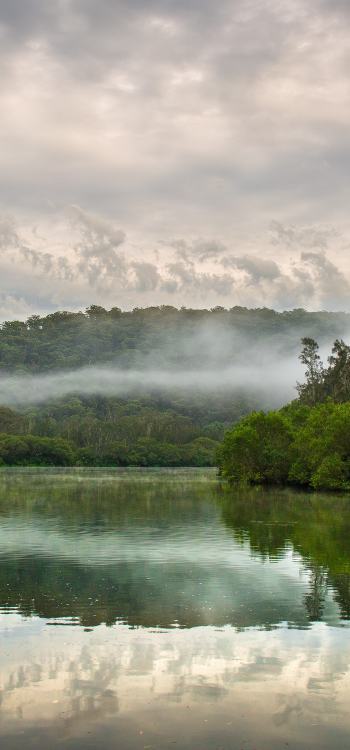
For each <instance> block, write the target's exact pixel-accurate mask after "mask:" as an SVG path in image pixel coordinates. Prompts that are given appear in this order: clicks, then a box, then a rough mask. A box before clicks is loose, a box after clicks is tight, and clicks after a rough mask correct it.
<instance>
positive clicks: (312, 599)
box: [304, 567, 327, 622]
mask: <svg viewBox="0 0 350 750" xmlns="http://www.w3.org/2000/svg"><path fill="white" fill-rule="evenodd" d="M326 594H327V574H326V573H325V572H324V571H323V569H322V568H317V567H313V568H312V569H311V570H310V584H309V591H308V593H307V594H306V595H305V597H304V601H305V607H306V611H307V613H308V616H309V619H310V620H311V621H312V622H315V621H316V620H322V615H323V609H324V603H325V598H326Z"/></svg>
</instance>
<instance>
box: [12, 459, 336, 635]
mask: <svg viewBox="0 0 350 750" xmlns="http://www.w3.org/2000/svg"><path fill="white" fill-rule="evenodd" d="M203 476H204V481H186V479H185V475H184V474H181V472H179V473H176V474H174V475H173V478H172V479H169V477H168V478H166V476H164V474H161V475H160V478H157V476H156V475H153V477H152V479H146V480H141V481H140V480H137V478H135V479H133V478H132V477H130V478H127V479H125V480H123V481H119V482H116V481H115V480H113V478H108V475H107V478H106V474H100V475H99V473H98V472H97V473H96V475H95V476H94V478H93V480H92V481H86V480H84V478H80V480H78V481H77V479H76V478H74V477H72V476H69V475H65V474H63V473H62V475H61V478H57V476H55V478H54V479H53V480H51V479H50V473H49V472H47V473H43V474H42V475H41V476H40V475H37V474H35V475H32V476H31V475H30V473H29V474H27V475H26V474H23V475H22V476H21V475H20V474H19V475H18V476H17V477H15V478H12V479H11V478H10V477H8V478H6V477H5V478H3V479H1V481H0V523H1V519H4V520H6V521H7V522H8V523H9V524H11V522H12V521H13V522H14V523H15V522H16V521H17V520H18V519H19V520H20V523H21V525H22V527H25V525H26V522H27V523H28V529H29V526H30V524H31V526H32V527H33V525H34V528H37V527H39V526H40V525H41V527H42V528H43V529H45V528H50V529H51V530H52V529H54V530H57V532H58V534H57V536H59V538H60V540H62V544H63V546H64V548H65V552H66V551H67V550H68V552H69V550H71V551H72V555H71V557H69V554H68V555H67V554H65V557H64V558H63V557H62V556H60V554H59V550H58V551H55V552H54V551H52V555H50V554H49V551H48V550H47V551H46V553H45V554H43V551H42V550H41V551H40V550H38V551H36V550H35V549H33V550H30V551H29V553H28V552H26V553H25V554H23V555H21V554H20V550H18V549H16V550H15V551H14V554H11V553H9V554H8V555H7V556H6V557H5V556H3V557H2V562H1V566H0V606H2V607H3V609H6V608H7V609H8V610H11V609H15V610H16V611H18V612H20V613H21V614H23V615H27V616H30V615H32V614H38V615H40V616H41V617H43V618H48V619H50V620H51V621H53V622H54V621H55V619H61V618H75V619H77V621H78V622H79V623H80V624H82V625H84V626H86V627H93V626H96V625H99V624H100V623H106V624H107V625H112V624H114V623H115V622H117V621H118V620H119V621H120V620H122V621H124V622H127V623H128V624H129V625H131V626H136V627H138V626H143V627H155V626H159V627H169V626H170V625H171V624H173V623H176V622H177V624H179V625H180V626H182V627H193V626H196V625H202V624H207V625H208V624H212V625H224V624H231V625H234V626H235V627H237V628H245V627H248V626H259V627H273V626H274V625H275V624H276V623H277V622H280V621H285V620H289V621H290V622H292V623H297V624H299V625H305V624H307V621H308V620H309V621H313V620H320V619H322V617H323V612H324V604H325V600H326V595H327V591H328V590H329V591H331V592H332V593H333V597H334V600H335V601H336V602H337V603H338V605H339V607H340V611H341V615H342V617H343V618H348V619H350V543H349V539H350V503H349V500H348V498H341V497H339V496H338V497H330V496H329V495H323V496H321V495H311V494H302V493H296V492H291V491H269V492H266V491H264V490H262V489H261V488H256V489H252V490H249V489H248V490H244V491H243V490H242V491H237V490H235V491H232V490H231V489H229V488H226V487H220V485H219V484H218V483H216V482H213V481H209V480H208V478H205V474H204V475H203ZM36 523H37V526H36ZM45 524H46V526H45ZM198 529H200V530H201V531H200V533H201V534H202V547H201V557H200V559H198V560H197V561H196V560H195V557H194V562H193V564H192V563H191V565H189V564H188V562H186V560H184V559H181V557H178V558H176V552H177V550H176V545H175V546H174V555H175V557H174V559H173V560H172V559H167V560H166V564H165V565H162V564H159V562H158V563H154V562H152V560H147V559H146V560H145V559H144V560H141V561H139V562H137V559H136V558H135V559H132V555H131V558H130V560H116V561H114V562H113V560H112V561H111V562H110V563H109V564H108V560H107V563H106V560H104V561H103V560H102V559H101V560H99V561H97V562H96V561H95V562H94V559H93V557H91V558H90V559H89V554H91V553H92V551H93V549H96V546H97V547H99V546H100V547H101V549H103V547H104V543H106V542H105V540H106V538H107V537H106V536H105V532H108V539H109V544H111V538H112V545H113V544H115V545H116V546H117V545H118V544H119V543H120V539H121V535H123V534H124V532H125V533H126V534H128V533H129V532H130V530H132V531H133V532H135V535H136V536H135V538H136V540H137V539H138V537H137V534H138V533H140V534H141V536H140V539H141V544H142V543H143V542H142V539H144V538H147V541H148V543H149V544H151V546H152V548H154V549H157V548H158V549H160V547H161V545H162V543H163V542H164V539H166V535H167V533H168V531H169V530H170V531H171V534H173V535H175V537H176V534H179V535H180V536H181V534H182V533H183V532H184V530H185V532H184V533H186V534H187V537H189V538H190V539H193V545H194V546H195V545H196V543H197V546H198V534H199V531H198ZM203 529H204V532H203ZM227 531H229V533H232V534H233V536H234V539H235V541H236V542H239V543H240V544H242V545H243V544H248V545H249V548H250V551H251V556H252V557H253V558H254V557H256V558H257V559H258V560H263V561H268V560H278V559H282V558H283V557H284V556H285V555H286V553H290V551H291V550H292V551H293V552H294V553H296V554H297V555H300V556H301V558H302V559H303V560H304V562H305V569H306V570H308V571H309V572H310V586H309V591H308V592H307V594H306V595H305V597H304V600H303V601H299V599H301V597H299V599H298V596H299V595H298V591H299V590H297V589H295V590H294V591H292V590H291V589H290V590H289V591H284V590H282V588H281V580H282V579H281V580H280V579H278V573H277V572H274V570H273V569H271V574H270V575H271V585H272V590H271V591H267V590H266V589H264V590H261V591H259V590H258V584H259V579H258V578H257V579H256V580H253V578H252V577H250V578H249V575H250V576H252V575H253V574H252V573H251V572H250V571H249V567H247V568H245V567H244V561H243V563H242V565H241V566H240V567H239V565H238V566H235V568H234V571H233V569H232V567H230V563H227V564H226V565H221V566H216V564H215V550H216V547H215V544H216V542H215V533H216V532H218V534H219V537H220V534H221V537H220V538H221V539H223V538H226V539H227ZM207 532H208V546H207V547H206V537H205V536H203V534H205V535H206V534H207ZM212 532H213V533H214V537H213V538H214V542H213V544H214V546H210V545H211V542H210V536H211V534H212ZM29 533H30V532H29V531H28V534H29ZM113 534H114V535H115V537H113ZM191 534H192V537H191ZM111 535H112V537H111ZM145 535H146V536H145ZM147 535H148V536H147ZM29 538H30V537H29ZM49 538H50V537H49V536H48V539H49ZM53 538H54V535H53V536H52V539H53ZM84 539H86V540H87V541H86V545H87V546H86V551H85V553H86V554H85V558H84V560H85V562H84V560H82V559H79V556H78V555H77V556H76V557H74V553H75V552H76V551H78V546H79V544H80V541H81V540H84ZM89 539H92V540H93V544H94V547H93V548H92V546H89V544H90V543H89ZM114 539H115V541H114ZM228 539H229V537H228ZM228 547H230V542H229V544H228ZM198 550H199V547H198ZM206 550H208V553H210V554H213V557H212V558H210V557H208V559H203V551H204V554H205V551H206ZM218 552H219V550H218ZM146 557H147V552H146ZM211 559H212V560H213V562H211ZM105 563H106V564H105ZM282 584H283V585H284V583H283V580H282ZM250 586H251V587H252V588H249V587H250ZM273 586H275V588H273ZM254 587H255V588H254Z"/></svg>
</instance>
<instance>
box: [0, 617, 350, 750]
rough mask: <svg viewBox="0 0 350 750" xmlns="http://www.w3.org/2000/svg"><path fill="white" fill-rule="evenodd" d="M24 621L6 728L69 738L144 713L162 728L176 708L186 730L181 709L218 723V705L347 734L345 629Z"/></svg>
mask: <svg viewBox="0 0 350 750" xmlns="http://www.w3.org/2000/svg"><path fill="white" fill-rule="evenodd" d="M12 620H13V621H14V622H15V620H16V618H15V616H12ZM20 622H21V621H20V620H19V623H20ZM28 624H29V625H30V631H29V633H28V637H27V638H25V635H26V632H27V623H26V622H25V621H22V625H21V624H17V627H15V628H14V629H13V630H12V631H11V630H8V631H7V633H6V634H5V635H6V637H5V638H4V639H3V640H4V643H5V648H4V652H3V655H2V657H1V662H2V669H1V674H2V704H1V709H0V713H1V718H2V724H3V727H4V729H3V732H4V731H8V732H10V733H11V732H15V731H18V729H19V727H20V729H21V730H22V731H23V730H28V728H30V727H33V726H35V727H37V726H40V727H44V728H46V731H47V732H48V733H50V731H53V728H55V729H54V731H55V737H56V735H57V732H58V734H59V735H60V736H61V737H62V736H66V737H67V736H71V735H73V734H74V735H76V734H79V733H84V732H86V731H88V730H89V729H91V727H94V729H96V726H97V725H98V723H99V721H100V720H101V719H103V722H104V725H106V723H107V724H109V723H111V724H112V725H113V724H115V723H118V722H120V721H123V720H124V718H125V717H128V720H132V721H133V722H137V720H138V719H137V717H138V716H140V715H142V713H143V712H145V711H146V712H148V714H152V712H154V713H155V714H156V715H157V716H158V719H157V720H159V721H160V724H161V726H160V728H159V731H160V733H162V732H163V733H164V732H166V730H167V727H166V726H164V722H165V723H166V720H165V717H166V716H167V715H168V712H169V711H171V710H172V709H171V707H172V706H173V707H174V708H175V706H176V711H177V716H178V720H179V721H180V728H179V734H180V736H181V733H182V731H183V727H181V717H182V715H183V718H184V721H185V722H186V723H187V725H188V724H189V723H191V721H192V720H193V716H194V715H196V717H197V719H196V720H198V716H201V715H202V714H203V716H205V717H209V718H210V720H211V721H216V720H217V719H216V718H215V716H214V714H215V710H216V709H215V706H218V704H220V717H221V719H220V720H221V721H223V720H226V718H227V722H229V720H236V719H237V721H241V719H239V718H238V717H240V716H241V714H242V713H243V714H244V715H246V716H248V715H250V716H251V715H252V713H253V715H254V723H255V725H256V726H259V727H260V728H262V731H263V732H264V731H268V732H274V733H276V732H277V733H278V732H280V731H282V732H283V731H285V729H286V727H288V729H289V730H290V731H293V732H296V733H298V732H299V731H300V732H303V731H304V730H305V727H308V731H311V733H312V730H311V729H310V727H312V724H313V722H316V723H318V724H321V725H322V724H324V726H325V727H327V728H328V730H331V729H332V728H334V727H335V726H337V727H338V728H339V729H340V730H342V729H344V730H345V729H346V728H347V729H348V730H350V721H349V716H348V695H349V690H350V655H349V653H348V651H347V649H346V647H345V646H346V641H347V639H348V633H347V631H346V630H343V629H332V628H327V627H326V626H324V625H317V626H314V627H313V628H312V629H311V630H309V631H297V630H287V629H283V628H281V629H278V630H275V631H273V632H269V633H266V632H259V631H256V630H250V631H246V632H244V633H237V632H235V631H234V630H233V629H231V628H229V627H227V628H223V629H222V630H220V631H218V630H216V629H214V628H196V629H193V630H175V631H164V632H159V631H158V632H157V631H150V630H146V629H136V630H129V629H128V628H126V627H124V626H118V627H116V628H113V629H111V630H109V629H107V628H105V627H103V626H102V627H100V628H97V629H96V630H95V631H93V632H90V633H85V632H84V633H83V631H82V630H81V629H71V628H69V627H65V628H52V629H48V628H46V627H45V626H44V624H43V623H42V621H40V620H39V619H38V620H34V622H32V623H28ZM33 626H34V627H33ZM20 634H21V635H22V638H19V635H20ZM34 699H35V700H34ZM188 706H190V708H191V710H193V712H194V713H193V714H191V715H190V714H189V711H188ZM159 711H163V715H164V718H163V719H159V715H158V712H159ZM211 712H213V715H212V714H211ZM19 716H20V717H21V720H20V724H19V723H18V721H19V719H18V717H19ZM169 720H170V721H171V717H170V719H169ZM57 736H58V735H57ZM321 746H322V745H321ZM325 747H326V746H325Z"/></svg>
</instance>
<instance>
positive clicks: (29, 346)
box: [0, 305, 350, 373]
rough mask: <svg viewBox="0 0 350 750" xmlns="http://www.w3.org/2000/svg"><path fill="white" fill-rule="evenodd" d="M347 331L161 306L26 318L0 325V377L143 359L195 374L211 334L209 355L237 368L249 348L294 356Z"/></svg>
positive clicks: (331, 317)
mask: <svg viewBox="0 0 350 750" xmlns="http://www.w3.org/2000/svg"><path fill="white" fill-rule="evenodd" d="M349 329H350V315H349V314H346V313H329V312H311V313H310V312H306V311H305V310H302V309H297V310H292V311H288V312H282V313H278V312H275V311H274V310H269V309H267V308H263V309H256V310H249V309H247V308H243V307H233V308H232V309H231V310H225V309H224V308H220V307H219V308H214V309H212V310H192V309H184V308H182V309H180V310H178V309H176V308H174V307H167V306H162V307H150V308H146V309H139V308H136V309H134V310H132V311H131V312H122V311H121V310H120V309H119V308H117V307H114V308H112V309H111V310H109V311H107V310H105V309H104V308H102V307H98V306H97V305H92V306H91V307H90V308H88V309H87V310H86V311H85V312H84V313H83V312H77V313H73V312H55V313H52V314H50V315H47V316H45V317H40V316H38V315H33V316H31V317H30V318H28V320H27V321H25V322H22V321H17V320H12V321H6V322H4V323H2V324H1V326H0V370H2V371H5V372H9V371H10V372H13V371H17V372H18V371H20V372H34V373H37V372H47V371H50V370H60V369H65V370H66V369H74V368H78V367H82V366H85V365H91V364H96V363H117V364H118V365H119V366H122V367H131V366H134V365H135V364H137V363H138V362H139V361H140V360H144V358H147V357H149V356H150V354H152V357H153V358H154V357H156V356H158V358H159V359H158V361H159V362H161V363H162V362H164V361H165V360H166V361H167V362H170V363H172V364H173V365H176V364H178V365H183V364H184V361H186V363H188V364H191V362H192V363H193V364H194V365H196V366H198V364H199V361H200V359H201V358H206V357H207V356H208V350H209V349H210V348H211V340H210V336H211V335H212V340H213V341H214V342H215V341H216V344H217V334H220V335H221V336H222V347H221V348H220V347H218V346H214V347H213V351H212V356H213V358H215V357H217V358H221V359H222V358H224V357H230V356H232V357H234V359H235V360H236V359H237V357H242V356H243V355H247V354H248V353H249V351H250V348H251V347H252V346H254V345H256V344H259V345H260V346H261V345H263V346H266V347H268V346H271V345H272V346H273V347H274V348H276V347H278V348H279V349H280V350H281V351H283V352H284V353H286V354H287V353H288V354H294V353H295V352H297V351H298V349H299V345H300V339H301V338H302V337H304V336H310V337H312V338H316V339H317V340H318V341H319V343H320V344H322V342H323V341H326V342H327V343H328V342H329V341H330V340H334V339H335V338H337V337H341V336H346V333H347V331H348V330H349ZM206 336H207V337H209V339H206ZM238 349H239V351H238ZM242 349H245V351H242Z"/></svg>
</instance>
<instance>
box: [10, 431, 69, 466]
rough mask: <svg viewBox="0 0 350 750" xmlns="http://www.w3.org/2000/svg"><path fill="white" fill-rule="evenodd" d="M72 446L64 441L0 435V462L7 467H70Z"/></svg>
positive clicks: (29, 436) (28, 436)
mask: <svg viewBox="0 0 350 750" xmlns="http://www.w3.org/2000/svg"><path fill="white" fill-rule="evenodd" d="M74 461H75V456H74V452H73V449H72V446H71V445H69V443H67V442H66V441H65V440H59V439H58V440H55V439H52V438H40V437H35V436H33V435H23V436H17V435H4V434H0V462H1V465H7V466H72V464H73V463H74Z"/></svg>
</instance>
